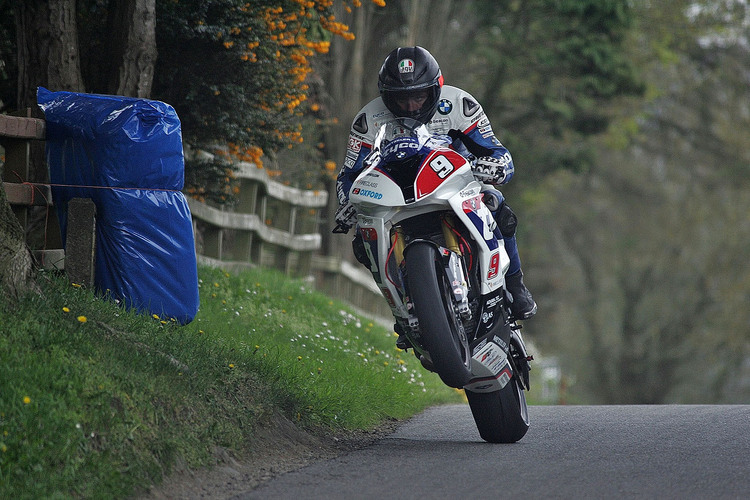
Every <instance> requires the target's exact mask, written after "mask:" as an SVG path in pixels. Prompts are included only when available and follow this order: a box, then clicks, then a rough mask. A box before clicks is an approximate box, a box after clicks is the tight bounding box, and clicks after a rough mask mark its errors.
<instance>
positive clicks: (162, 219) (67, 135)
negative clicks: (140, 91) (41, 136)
mask: <svg viewBox="0 0 750 500" xmlns="http://www.w3.org/2000/svg"><path fill="white" fill-rule="evenodd" d="M37 101H38V103H39V106H40V107H41V108H42V110H43V111H44V114H45V118H46V122H47V137H46V148H47V160H48V163H49V168H50V182H51V184H52V198H53V200H54V203H55V206H56V208H57V213H58V217H59V219H60V228H61V231H62V238H63V241H65V236H66V222H67V204H68V201H69V200H70V199H72V198H91V199H92V200H93V201H94V204H95V205H96V267H95V278H94V281H95V285H96V288H97V290H99V291H100V292H103V293H109V294H110V295H112V296H113V297H114V298H117V299H119V300H122V301H123V302H124V303H125V304H126V305H127V306H128V307H131V308H135V309H138V310H139V311H148V312H150V313H153V314H158V315H159V316H160V317H163V318H164V317H166V318H174V319H175V320H177V321H179V322H180V323H183V324H185V323H188V322H190V321H192V320H193V318H194V317H195V314H196V313H197V312H198V305H199V299H198V271H197V265H196V258H195V244H194V239H193V229H192V222H191V217H190V209H189V208H188V205H187V200H186V199H185V196H184V194H183V193H182V191H181V190H182V187H183V182H184V159H183V154H182V133H181V128H180V120H179V118H178V117H177V113H175V111H174V109H173V108H172V107H171V106H170V105H168V104H165V103H163V102H159V101H152V100H148V99H138V98H131V97H121V96H110V95H94V94H81V93H74V92H51V91H49V90H47V89H45V88H42V87H40V88H39V89H38V91H37Z"/></svg>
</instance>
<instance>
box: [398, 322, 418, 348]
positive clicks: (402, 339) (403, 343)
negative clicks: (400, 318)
mask: <svg viewBox="0 0 750 500" xmlns="http://www.w3.org/2000/svg"><path fill="white" fill-rule="evenodd" d="M393 331H394V332H396V333H397V334H398V338H397V339H396V347H398V348H399V349H401V350H402V351H405V350H407V349H411V348H413V347H414V346H412V345H411V342H410V341H409V339H408V338H407V337H406V335H405V334H404V329H403V328H401V325H399V324H398V323H395V324H394V325H393Z"/></svg>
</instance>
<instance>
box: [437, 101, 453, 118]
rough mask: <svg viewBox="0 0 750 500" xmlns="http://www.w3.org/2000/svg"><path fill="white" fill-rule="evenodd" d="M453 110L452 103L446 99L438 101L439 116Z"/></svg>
mask: <svg viewBox="0 0 750 500" xmlns="http://www.w3.org/2000/svg"><path fill="white" fill-rule="evenodd" d="M452 110H453V103H452V102H450V101H449V100H448V99H440V102H439V103H438V113H440V114H441V115H447V114H448V113H450V112H451V111H452Z"/></svg>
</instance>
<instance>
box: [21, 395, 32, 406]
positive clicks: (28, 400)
mask: <svg viewBox="0 0 750 500" xmlns="http://www.w3.org/2000/svg"><path fill="white" fill-rule="evenodd" d="M29 403H31V398H30V397H28V396H24V397H23V404H25V405H27V404H29Z"/></svg>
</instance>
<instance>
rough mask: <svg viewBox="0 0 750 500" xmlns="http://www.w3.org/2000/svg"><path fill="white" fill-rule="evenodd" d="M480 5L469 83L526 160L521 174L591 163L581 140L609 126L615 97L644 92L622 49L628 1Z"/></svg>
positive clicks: (546, 0) (537, 175)
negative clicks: (478, 29) (611, 104)
mask: <svg viewBox="0 0 750 500" xmlns="http://www.w3.org/2000/svg"><path fill="white" fill-rule="evenodd" d="M476 4H477V9H478V13H479V14H480V18H481V19H483V23H482V25H481V27H480V30H481V31H480V33H481V35H480V36H476V37H474V44H475V45H474V47H472V51H471V53H473V54H476V55H475V56H474V61H473V63H472V72H473V73H474V74H475V75H476V78H475V80H476V81H475V83H474V84H473V85H472V87H471V88H474V87H478V88H480V89H482V91H481V92H480V93H478V94H479V95H478V96H477V97H480V100H481V102H482V105H483V106H484V107H485V111H487V113H488V114H489V116H490V117H492V119H493V124H494V125H495V128H496V129H497V130H498V132H499V133H500V136H501V138H502V139H503V141H504V142H505V143H506V145H508V146H509V148H510V149H511V151H512V152H513V154H514V156H516V157H518V158H523V164H524V165H528V168H526V169H525V170H524V176H523V177H524V178H525V179H527V180H530V181H535V180H539V179H540V178H541V176H543V175H544V174H545V173H547V172H550V171H553V170H555V169H557V168H566V169H569V168H573V169H574V170H576V171H582V170H585V169H587V168H588V167H590V165H591V161H590V158H591V156H592V155H591V152H590V151H586V147H585V146H584V145H583V144H582V141H583V140H584V139H585V137H587V136H591V135H596V134H600V133H602V132H604V131H606V130H607V127H608V125H609V123H610V120H611V119H612V117H613V113H612V109H611V108H610V107H609V106H608V105H609V103H610V102H611V101H614V100H616V99H619V98H621V96H623V95H639V94H640V93H641V92H642V91H643V87H642V84H641V83H640V82H639V79H638V76H637V72H636V71H635V68H634V67H633V65H632V64H631V62H630V60H629V59H628V57H627V55H626V53H625V52H624V50H623V42H624V40H625V38H626V36H627V35H628V33H629V30H630V29H631V27H632V23H633V13H632V9H631V7H630V5H629V2H627V1H626V0H608V1H601V0H587V1H579V0H532V1H528V2H523V7H521V5H520V3H518V2H514V1H502V2H496V1H493V2H489V1H479V2H476ZM505 130H507V131H508V132H507V133H506V132H505ZM508 134H512V135H508Z"/></svg>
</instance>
